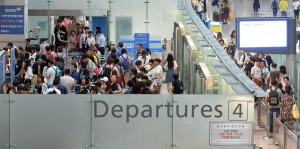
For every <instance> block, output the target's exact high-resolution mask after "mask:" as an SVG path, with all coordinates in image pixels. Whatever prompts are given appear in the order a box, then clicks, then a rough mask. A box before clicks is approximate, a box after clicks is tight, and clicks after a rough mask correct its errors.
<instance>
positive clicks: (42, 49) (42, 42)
mask: <svg viewBox="0 0 300 149" xmlns="http://www.w3.org/2000/svg"><path fill="white" fill-rule="evenodd" d="M48 45H49V44H48V43H47V42H46V39H42V40H41V45H40V48H41V51H40V52H41V54H44V53H45V52H46V47H47V46H48Z"/></svg>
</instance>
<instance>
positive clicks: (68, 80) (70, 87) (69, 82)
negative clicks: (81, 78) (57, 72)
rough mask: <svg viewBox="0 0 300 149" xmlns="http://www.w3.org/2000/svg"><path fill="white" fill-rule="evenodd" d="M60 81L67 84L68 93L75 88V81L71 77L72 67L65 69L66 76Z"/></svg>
mask: <svg viewBox="0 0 300 149" xmlns="http://www.w3.org/2000/svg"><path fill="white" fill-rule="evenodd" d="M60 83H61V84H63V85H65V86H66V88H67V90H68V94H70V93H71V90H73V89H75V81H74V79H73V78H72V77H71V70H70V69H65V71H64V76H63V77H61V78H60Z"/></svg>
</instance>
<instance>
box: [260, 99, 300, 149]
mask: <svg viewBox="0 0 300 149" xmlns="http://www.w3.org/2000/svg"><path fill="white" fill-rule="evenodd" d="M270 114H271V113H270V106H269V105H266V104H265V103H264V102H263V100H261V99H259V100H258V101H257V123H258V126H260V127H263V128H264V129H265V131H266V133H267V136H266V137H265V138H273V144H274V145H278V146H279V147H280V148H281V149H300V134H298V136H297V135H295V134H294V133H293V131H291V130H289V129H288V127H287V125H286V124H283V123H282V122H281V121H280V120H279V119H278V118H276V112H273V118H272V119H270ZM271 120H272V121H273V126H270V121H271ZM270 127H273V133H271V132H270Z"/></svg>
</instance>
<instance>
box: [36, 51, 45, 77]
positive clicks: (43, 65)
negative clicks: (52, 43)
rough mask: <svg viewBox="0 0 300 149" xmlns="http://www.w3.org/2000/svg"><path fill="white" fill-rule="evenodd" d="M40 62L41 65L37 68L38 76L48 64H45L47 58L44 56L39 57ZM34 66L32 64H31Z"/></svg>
mask: <svg viewBox="0 0 300 149" xmlns="http://www.w3.org/2000/svg"><path fill="white" fill-rule="evenodd" d="M40 61H41V63H40V64H39V66H38V71H39V72H38V75H39V74H43V70H44V67H45V66H48V64H47V56H46V55H44V54H43V55H41V57H40ZM33 65H34V64H33Z"/></svg>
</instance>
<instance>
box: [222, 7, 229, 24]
mask: <svg viewBox="0 0 300 149" xmlns="http://www.w3.org/2000/svg"><path fill="white" fill-rule="evenodd" d="M228 13H229V8H224V20H225V21H226V20H228ZM221 21H223V20H221Z"/></svg>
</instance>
